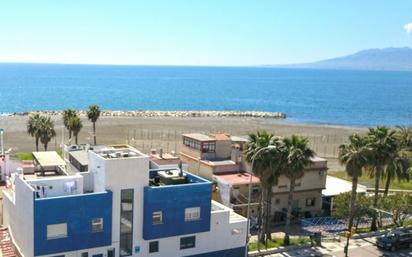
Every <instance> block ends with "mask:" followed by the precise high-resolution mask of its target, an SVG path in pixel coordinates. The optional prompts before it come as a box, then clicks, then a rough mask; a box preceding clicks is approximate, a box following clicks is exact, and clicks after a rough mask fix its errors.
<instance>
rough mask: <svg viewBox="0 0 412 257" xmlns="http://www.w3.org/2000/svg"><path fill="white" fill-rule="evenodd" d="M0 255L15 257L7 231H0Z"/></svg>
mask: <svg viewBox="0 0 412 257" xmlns="http://www.w3.org/2000/svg"><path fill="white" fill-rule="evenodd" d="M0 253H1V256H3V257H16V256H17V254H16V251H15V249H14V246H13V242H12V241H11V237H10V234H9V230H8V229H0Z"/></svg>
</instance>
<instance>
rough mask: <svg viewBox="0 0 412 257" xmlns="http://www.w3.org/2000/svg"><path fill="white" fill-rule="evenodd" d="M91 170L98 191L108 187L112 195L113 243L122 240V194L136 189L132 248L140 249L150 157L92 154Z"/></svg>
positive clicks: (90, 157) (90, 158) (90, 155)
mask: <svg viewBox="0 0 412 257" xmlns="http://www.w3.org/2000/svg"><path fill="white" fill-rule="evenodd" d="M89 169H90V170H91V171H92V172H93V176H94V183H95V184H94V187H95V191H96V190H100V189H104V188H107V189H109V190H110V191H112V192H113V211H112V220H113V228H112V243H113V244H116V245H117V244H118V243H119V239H120V228H119V227H120V192H121V190H122V189H134V212H133V220H134V222H133V245H134V246H137V247H138V246H140V245H141V241H142V237H143V225H142V224H143V211H142V210H143V194H144V187H145V186H147V185H149V157H148V156H146V155H143V154H141V155H139V156H137V157H129V158H116V159H104V158H102V157H101V156H99V155H97V154H95V153H94V152H90V154H89Z"/></svg>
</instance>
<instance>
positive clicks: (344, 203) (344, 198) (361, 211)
mask: <svg viewBox="0 0 412 257" xmlns="http://www.w3.org/2000/svg"><path fill="white" fill-rule="evenodd" d="M351 198H352V193H350V192H347V193H342V194H340V195H338V196H336V197H335V198H334V200H333V210H332V216H333V217H336V218H340V219H345V220H346V219H347V218H348V217H349V216H350V215H351V213H352V211H351V210H350V209H348V206H349V205H350V203H351V201H352V200H351ZM356 203H357V204H356V205H355V209H354V210H353V214H352V217H353V220H354V226H355V227H356V228H357V227H358V225H359V223H360V221H361V220H362V219H366V218H370V217H372V216H373V210H372V208H371V207H372V198H370V197H368V196H366V195H364V194H357V195H356Z"/></svg>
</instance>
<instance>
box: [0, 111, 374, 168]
mask: <svg viewBox="0 0 412 257" xmlns="http://www.w3.org/2000/svg"><path fill="white" fill-rule="evenodd" d="M81 117H82V120H83V129H82V131H81V132H80V135H79V143H91V142H92V124H91V123H90V122H89V121H88V120H87V119H86V117H85V116H81ZM27 119H28V116H2V117H0V128H3V129H4V131H5V134H4V139H5V149H9V148H12V152H13V153H17V152H26V151H33V150H34V139H33V138H32V137H30V135H28V134H27V132H26V122H27ZM52 119H53V120H54V121H55V130H56V133H57V136H56V137H55V138H54V139H53V140H52V141H51V142H50V144H49V149H50V150H54V149H59V148H60V145H61V143H62V142H63V140H62V133H64V137H65V139H64V142H67V139H68V133H67V131H63V124H62V116H61V115H53V116H52ZM96 126H97V132H96V134H97V141H98V143H100V144H115V143H129V144H131V145H133V146H135V147H137V148H138V149H141V150H142V151H145V152H147V151H149V150H150V149H153V148H157V149H159V148H163V149H164V150H166V151H175V152H179V149H180V145H181V134H182V133H189V132H202V133H212V132H225V133H230V134H232V135H238V136H246V135H247V134H248V133H250V132H255V131H257V130H267V131H270V132H272V133H274V134H276V135H280V136H286V135H291V134H300V135H303V136H306V137H308V138H309V140H310V143H311V145H312V147H313V148H314V150H315V151H316V152H317V153H318V155H320V156H323V157H326V158H328V159H329V160H330V161H329V162H330V168H331V169H339V167H337V166H336V160H335V157H336V155H337V147H338V146H339V145H340V144H342V143H344V142H345V141H346V140H347V137H348V135H350V134H352V133H355V132H357V133H364V132H365V131H366V128H355V127H345V126H330V125H314V124H301V123H290V122H287V120H283V119H282V120H280V119H265V118H246V117H187V118H182V117H152V118H147V117H146V118H142V117H121V116H120V117H110V116H103V117H101V118H100V119H99V120H98V122H97V125H96Z"/></svg>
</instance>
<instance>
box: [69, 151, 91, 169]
mask: <svg viewBox="0 0 412 257" xmlns="http://www.w3.org/2000/svg"><path fill="white" fill-rule="evenodd" d="M69 154H70V155H71V156H72V157H73V158H74V159H76V160H77V161H78V162H79V163H80V165H83V166H86V165H89V154H88V153H87V151H85V150H78V151H72V152H69Z"/></svg>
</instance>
